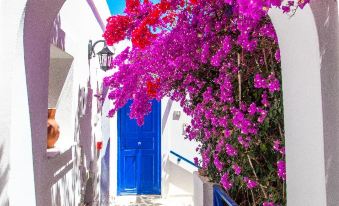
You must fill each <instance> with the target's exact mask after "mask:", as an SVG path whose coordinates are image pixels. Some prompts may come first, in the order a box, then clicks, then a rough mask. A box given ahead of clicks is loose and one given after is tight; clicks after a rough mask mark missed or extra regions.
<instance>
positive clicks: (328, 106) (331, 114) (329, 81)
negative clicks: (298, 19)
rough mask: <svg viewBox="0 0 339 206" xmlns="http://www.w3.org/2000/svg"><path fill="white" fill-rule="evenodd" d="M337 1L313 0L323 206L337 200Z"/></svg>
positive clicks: (338, 167) (338, 179) (338, 65)
mask: <svg viewBox="0 0 339 206" xmlns="http://www.w3.org/2000/svg"><path fill="white" fill-rule="evenodd" d="M337 4H338V2H337V1H334V0H327V1H314V2H312V4H311V7H312V10H313V12H314V16H315V20H316V24H317V29H318V35H319V44H320V55H321V56H320V58H321V89H322V104H323V106H322V107H323V121H324V124H323V127H324V151H325V172H326V193H327V205H330V206H332V205H333V206H336V205H338V203H339V196H338V190H339V173H338V171H339V150H338V147H339V138H338V137H339V22H338V5H337Z"/></svg>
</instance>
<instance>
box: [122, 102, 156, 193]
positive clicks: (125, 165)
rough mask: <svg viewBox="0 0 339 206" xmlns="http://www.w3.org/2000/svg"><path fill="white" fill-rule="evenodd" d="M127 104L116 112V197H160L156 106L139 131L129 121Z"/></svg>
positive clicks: (133, 121)
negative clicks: (145, 195) (146, 195)
mask: <svg viewBox="0 0 339 206" xmlns="http://www.w3.org/2000/svg"><path fill="white" fill-rule="evenodd" d="M130 105H131V102H128V104H127V105H126V106H125V107H124V108H122V109H121V110H119V112H118V195H124V194H160V178H161V174H160V167H161V164H160V160H161V155H160V115H161V114H160V113H161V110H160V109H161V108H160V102H157V101H152V112H151V113H150V114H149V115H147V116H146V117H145V124H144V125H143V126H142V127H139V126H138V125H137V124H136V121H135V120H131V119H130V118H129V107H130Z"/></svg>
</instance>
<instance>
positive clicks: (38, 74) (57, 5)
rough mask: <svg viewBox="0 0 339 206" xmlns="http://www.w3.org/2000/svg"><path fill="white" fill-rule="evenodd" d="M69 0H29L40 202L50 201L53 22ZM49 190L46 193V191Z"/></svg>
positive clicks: (27, 35)
mask: <svg viewBox="0 0 339 206" xmlns="http://www.w3.org/2000/svg"><path fill="white" fill-rule="evenodd" d="M64 2H65V0H48V1H44V0H29V1H27V4H26V11H25V20H24V31H23V42H24V60H25V68H26V84H27V96H28V106H29V114H30V126H31V137H32V150H33V164H34V179H35V181H34V182H35V194H39V195H35V196H36V205H50V204H51V199H50V198H51V195H50V194H49V192H50V188H48V186H49V184H46V182H47V181H48V175H47V174H48V168H47V165H48V164H47V159H46V157H45V156H46V146H45V145H46V141H47V140H46V138H45V136H46V123H45V122H46V109H47V107H48V106H47V104H48V103H47V102H48V76H49V74H48V73H49V70H48V67H49V60H50V41H51V31H52V26H53V22H54V20H55V18H56V17H57V14H58V13H59V11H60V9H61V7H62V5H63V4H64ZM42 194H46V195H42Z"/></svg>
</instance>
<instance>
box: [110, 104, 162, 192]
mask: <svg viewBox="0 0 339 206" xmlns="http://www.w3.org/2000/svg"><path fill="white" fill-rule="evenodd" d="M153 101H156V102H157V103H158V104H159V106H158V109H157V110H158V114H157V119H158V122H157V124H156V129H157V131H158V138H159V139H158V144H157V148H158V149H157V150H158V151H157V152H158V155H159V158H158V167H157V170H156V172H157V174H158V179H157V182H156V183H157V185H158V188H157V193H156V194H155V195H161V178H162V171H161V166H162V153H161V152H162V150H161V147H162V141H161V140H162V136H161V101H157V100H153ZM152 104H153V103H152ZM152 106H153V105H152ZM152 111H153V109H152ZM120 125H121V112H120V110H118V114H117V167H116V168H117V196H124V195H138V194H137V193H124V192H121V187H120V186H119V183H120V182H121V180H120V179H121V175H120V166H119V160H120V138H121V137H120V134H121V126H120Z"/></svg>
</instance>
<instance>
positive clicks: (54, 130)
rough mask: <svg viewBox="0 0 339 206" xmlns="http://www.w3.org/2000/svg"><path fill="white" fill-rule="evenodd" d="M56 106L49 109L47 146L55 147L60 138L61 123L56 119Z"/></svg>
mask: <svg viewBox="0 0 339 206" xmlns="http://www.w3.org/2000/svg"><path fill="white" fill-rule="evenodd" d="M55 113H56V108H49V109H48V120H47V148H48V149H50V148H54V144H55V143H56V141H57V140H58V139H59V135H60V131H59V125H58V123H57V122H56V121H55Z"/></svg>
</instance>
